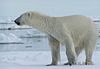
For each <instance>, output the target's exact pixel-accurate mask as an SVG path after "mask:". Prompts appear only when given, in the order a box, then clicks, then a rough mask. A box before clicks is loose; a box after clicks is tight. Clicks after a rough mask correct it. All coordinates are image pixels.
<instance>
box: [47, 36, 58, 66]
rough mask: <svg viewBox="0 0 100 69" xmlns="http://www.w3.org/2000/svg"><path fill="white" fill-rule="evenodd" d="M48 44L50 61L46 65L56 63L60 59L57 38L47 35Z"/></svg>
mask: <svg viewBox="0 0 100 69" xmlns="http://www.w3.org/2000/svg"><path fill="white" fill-rule="evenodd" d="M48 40H49V45H50V47H51V54H52V62H51V64H48V65H47V66H51V65H57V63H58V60H59V59H60V43H59V41H58V40H57V39H55V38H54V37H52V36H50V35H49V37H48Z"/></svg>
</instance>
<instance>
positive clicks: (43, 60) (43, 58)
mask: <svg viewBox="0 0 100 69" xmlns="http://www.w3.org/2000/svg"><path fill="white" fill-rule="evenodd" d="M99 54H100V51H95V53H94V56H93V61H94V65H84V64H82V63H83V62H84V60H85V55H84V52H83V53H82V54H81V55H80V56H79V57H78V59H79V61H78V62H79V65H72V66H69V65H63V63H65V62H67V58H66V55H65V52H64V51H61V61H60V63H59V64H58V65H57V66H45V65H46V64H49V63H50V61H51V56H50V55H51V54H50V51H9V52H0V69H81V68H82V69H100V55H99Z"/></svg>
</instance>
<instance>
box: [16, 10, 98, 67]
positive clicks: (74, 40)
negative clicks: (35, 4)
mask: <svg viewBox="0 0 100 69" xmlns="http://www.w3.org/2000/svg"><path fill="white" fill-rule="evenodd" d="M14 22H15V23H16V24H17V25H20V26H21V25H29V26H32V27H34V28H36V29H38V30H39V31H41V32H44V33H46V34H47V35H48V40H49V45H50V47H51V54H52V62H51V64H48V66H49V65H57V64H58V60H59V57H60V43H61V44H64V45H65V48H66V55H67V58H68V62H67V63H65V65H73V64H77V62H76V60H77V57H78V55H79V54H80V53H81V52H82V50H83V49H84V50H85V54H86V60H85V64H86V65H89V64H92V55H93V52H94V49H95V47H96V40H97V37H98V32H97V30H96V26H95V24H94V23H93V21H92V20H91V19H90V18H88V17H85V16H82V15H71V16H62V17H50V16H47V15H43V14H40V13H37V12H26V13H23V14H22V15H21V16H20V17H18V18H17V19H16V20H15V21H14Z"/></svg>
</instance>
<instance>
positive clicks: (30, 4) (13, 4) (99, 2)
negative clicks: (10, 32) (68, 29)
mask: <svg viewBox="0 0 100 69" xmlns="http://www.w3.org/2000/svg"><path fill="white" fill-rule="evenodd" d="M26 11H37V12H40V13H43V14H46V15H50V16H66V15H76V14H78V15H86V16H100V0H0V16H7V17H10V16H11V17H13V16H14V17H17V16H19V15H20V14H22V13H24V12H26Z"/></svg>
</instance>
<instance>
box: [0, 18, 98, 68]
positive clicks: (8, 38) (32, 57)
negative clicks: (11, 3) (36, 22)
mask: <svg viewBox="0 0 100 69" xmlns="http://www.w3.org/2000/svg"><path fill="white" fill-rule="evenodd" d="M93 19H94V20H96V19H97V18H96V19H95V18H93ZM11 22H12V19H11V18H7V19H5V18H3V19H0V23H1V24H0V29H1V30H0V43H11V42H22V43H23V42H24V44H0V69H81V68H82V69H99V68H100V61H99V59H100V55H99V54H100V38H99V39H98V42H97V49H96V51H95V53H94V55H93V61H94V65H84V60H85V55H84V52H83V53H82V54H81V55H80V56H79V57H78V59H79V60H78V65H73V66H69V65H63V64H64V63H65V62H67V58H66V54H65V50H64V49H63V48H62V49H63V50H64V51H61V61H60V62H59V64H58V65H57V66H46V65H47V64H49V63H50V61H51V53H50V49H49V46H48V41H47V38H27V37H34V36H41V35H42V36H45V34H43V33H40V32H39V31H37V30H35V29H34V30H33V29H31V27H28V26H23V27H19V26H17V25H15V24H13V23H11ZM3 23H4V24H3ZM8 23H9V24H8ZM96 24H97V29H98V30H99V31H100V23H99V22H96ZM5 28H6V29H5ZM7 28H11V29H10V30H7ZM2 29H5V30H2ZM23 34H24V35H23Z"/></svg>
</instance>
